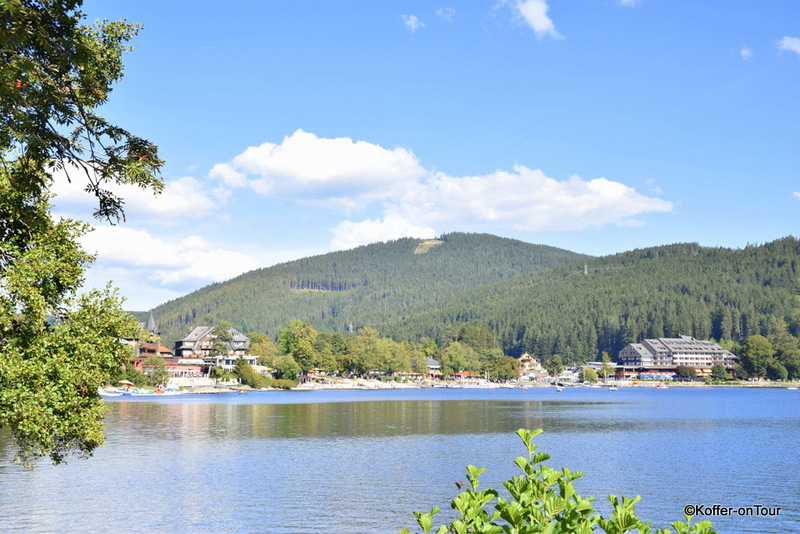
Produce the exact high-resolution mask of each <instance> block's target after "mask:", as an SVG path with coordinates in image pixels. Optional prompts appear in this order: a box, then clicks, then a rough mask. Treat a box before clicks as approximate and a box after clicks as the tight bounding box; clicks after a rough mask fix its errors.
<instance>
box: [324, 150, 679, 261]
mask: <svg viewBox="0 0 800 534" xmlns="http://www.w3.org/2000/svg"><path fill="white" fill-rule="evenodd" d="M672 209H673V206H672V203H670V202H668V201H664V200H661V199H658V198H652V197H647V196H645V195H642V194H640V193H637V192H636V191H635V190H634V189H633V188H630V187H628V186H626V185H624V184H621V183H618V182H613V181H610V180H608V179H606V178H597V179H594V180H589V181H585V180H582V179H581V178H580V177H578V176H572V177H570V179H569V180H566V181H557V180H554V179H552V178H548V177H547V176H545V174H544V173H543V172H542V171H541V170H531V169H528V168H527V167H524V166H516V167H514V172H507V171H497V172H495V173H492V174H489V175H485V176H470V177H463V178H457V177H452V176H447V175H445V174H441V173H440V174H436V175H433V176H431V177H430V179H429V180H427V181H426V182H425V183H419V184H417V185H416V186H415V187H412V188H410V189H409V190H408V191H407V192H406V193H405V194H404V195H403V196H402V197H400V198H398V199H396V201H394V202H386V203H384V208H383V210H384V211H383V218H382V219H378V220H373V219H368V220H365V221H361V222H353V221H345V222H344V223H342V224H340V225H339V226H337V227H336V228H335V229H334V234H335V238H334V244H335V245H336V246H338V247H344V244H346V245H347V246H348V247H353V246H357V245H361V244H366V243H370V242H374V240H375V238H376V236H380V238H381V239H382V240H385V239H393V238H396V237H401V234H402V232H403V231H405V232H407V233H406V234H405V235H408V236H413V237H430V236H431V235H435V234H436V233H437V231H435V230H434V229H437V230H438V232H441V231H443V230H446V229H451V228H453V229H462V230H481V231H482V230H486V229H487V228H491V230H490V231H492V232H502V228H513V229H516V230H523V231H546V230H551V231H552V230H557V231H563V230H583V229H586V228H592V227H595V228H599V227H602V226H605V225H608V224H615V225H617V226H639V225H642V224H644V223H643V222H642V221H640V220H638V219H635V218H634V217H636V216H638V215H642V214H645V213H650V212H669V211H672ZM404 225H405V226H404Z"/></svg>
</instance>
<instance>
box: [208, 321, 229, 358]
mask: <svg viewBox="0 0 800 534" xmlns="http://www.w3.org/2000/svg"><path fill="white" fill-rule="evenodd" d="M213 332H214V340H213V341H212V342H211V354H214V355H216V356H225V355H226V354H229V353H230V350H231V349H230V342H231V341H233V335H232V334H231V323H229V322H228V321H220V322H218V323H217V324H216V326H214V330H213Z"/></svg>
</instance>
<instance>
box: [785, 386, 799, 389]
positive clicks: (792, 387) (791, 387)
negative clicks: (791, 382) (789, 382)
mask: <svg viewBox="0 0 800 534" xmlns="http://www.w3.org/2000/svg"><path fill="white" fill-rule="evenodd" d="M786 389H797V388H796V387H795V386H789V387H788V388H786Z"/></svg>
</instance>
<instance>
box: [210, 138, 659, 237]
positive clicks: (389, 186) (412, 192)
mask: <svg viewBox="0 0 800 534" xmlns="http://www.w3.org/2000/svg"><path fill="white" fill-rule="evenodd" d="M211 174H212V175H213V176H214V177H216V178H218V179H220V180H222V181H223V182H225V183H226V184H229V185H231V186H243V185H245V184H246V185H247V187H250V188H252V189H253V190H254V191H256V192H258V193H259V194H261V195H263V196H265V197H269V198H278V199H281V200H288V201H290V202H297V203H300V204H304V205H314V206H325V207H328V208H338V209H342V210H343V211H344V212H345V213H352V210H353V209H355V208H358V209H360V210H367V209H368V208H372V209H374V208H378V209H380V212H379V213H378V214H377V215H376V214H375V213H374V212H371V213H370V215H369V217H364V218H363V220H358V219H357V218H352V217H349V218H348V220H345V221H343V222H341V223H339V224H338V225H337V226H335V227H334V228H333V229H332V232H333V239H332V246H333V248H335V249H345V248H352V247H354V246H358V245H362V244H367V243H372V242H375V241H385V240H387V239H396V238H399V237H404V236H414V237H431V236H433V235H435V234H436V233H440V232H442V231H448V230H451V229H455V230H468V231H469V230H475V231H489V232H494V233H502V232H503V229H515V230H521V231H529V232H536V231H552V230H556V231H559V230H561V231H563V230H583V229H586V228H590V227H592V228H600V227H603V226H606V225H609V224H614V225H618V226H636V225H641V224H644V223H643V222H642V221H641V220H639V219H638V218H637V217H639V216H641V215H643V214H646V213H651V212H669V211H672V209H673V205H672V203H670V202H668V201H665V200H661V199H659V198H656V197H653V196H647V195H644V194H640V193H638V192H637V191H636V190H634V189H633V188H631V187H628V186H626V185H624V184H621V183H619V182H614V181H611V180H608V179H606V178H597V179H593V180H583V179H581V178H580V177H578V176H572V177H570V178H569V179H567V180H564V181H558V180H555V179H553V178H549V177H547V176H545V174H544V173H543V172H542V171H541V170H531V169H529V168H527V167H524V166H516V167H514V169H513V171H504V170H499V171H496V172H494V173H491V174H488V175H480V176H466V177H454V176H448V175H447V174H445V173H435V172H432V171H429V170H426V169H424V168H423V167H422V166H421V165H420V163H419V161H418V160H417V158H416V157H415V156H414V154H413V153H412V152H411V151H410V150H406V149H403V148H395V149H386V148H383V147H381V146H379V145H375V144H372V143H367V142H364V141H353V140H351V139H349V138H336V139H325V138H318V137H317V136H315V135H313V134H310V133H306V132H304V131H302V130H298V131H296V132H295V133H294V134H292V135H291V136H289V137H286V138H284V139H283V141H282V142H281V143H280V144H273V143H264V144H263V145H261V146H259V147H250V148H248V149H247V150H245V151H244V152H243V153H242V154H240V155H238V156H236V157H235V158H234V159H233V160H232V161H231V162H229V163H226V164H220V165H216V166H215V167H214V169H213V170H212V173H211ZM647 186H648V188H650V191H651V192H650V194H651V195H652V194H654V193H653V192H654V191H658V190H657V189H654V188H655V186H654V184H653V183H652V181H649V182H647ZM655 194H659V193H655Z"/></svg>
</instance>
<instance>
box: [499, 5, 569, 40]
mask: <svg viewBox="0 0 800 534" xmlns="http://www.w3.org/2000/svg"><path fill="white" fill-rule="evenodd" d="M501 5H508V6H509V7H510V8H511V11H512V12H513V13H514V15H515V16H517V17H519V18H521V19H522V20H523V21H524V22H525V24H526V25H528V26H529V27H530V28H531V29H532V30H533V31H534V32H536V35H537V37H539V38H542V37H552V38H553V39H562V36H561V34H559V33H558V32H557V31H556V28H555V25H554V24H553V21H552V20H551V19H550V17H548V16H547V11H548V10H549V9H550V6H548V5H547V1H546V0H504V1H502V2H501Z"/></svg>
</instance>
